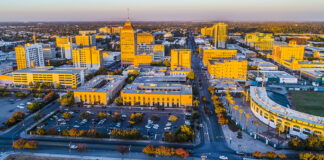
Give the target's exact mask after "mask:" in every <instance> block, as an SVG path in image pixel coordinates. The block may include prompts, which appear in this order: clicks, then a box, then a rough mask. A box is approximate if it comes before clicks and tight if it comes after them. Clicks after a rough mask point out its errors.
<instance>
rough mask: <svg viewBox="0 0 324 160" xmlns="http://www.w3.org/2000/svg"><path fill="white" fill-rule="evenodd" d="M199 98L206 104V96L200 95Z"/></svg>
mask: <svg viewBox="0 0 324 160" xmlns="http://www.w3.org/2000/svg"><path fill="white" fill-rule="evenodd" d="M201 100H202V101H203V102H204V104H206V101H207V98H206V97H205V96H202V97H201Z"/></svg>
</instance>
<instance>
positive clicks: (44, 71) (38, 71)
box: [14, 66, 86, 74]
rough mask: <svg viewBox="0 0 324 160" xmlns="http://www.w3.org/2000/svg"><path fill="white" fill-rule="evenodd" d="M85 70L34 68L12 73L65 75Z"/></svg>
mask: <svg viewBox="0 0 324 160" xmlns="http://www.w3.org/2000/svg"><path fill="white" fill-rule="evenodd" d="M84 70H86V68H74V67H53V66H45V67H35V68H24V69H20V70H17V71H15V72H14V73H66V74H76V73H80V72H81V71H84Z"/></svg>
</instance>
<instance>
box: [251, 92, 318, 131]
mask: <svg viewBox="0 0 324 160" xmlns="http://www.w3.org/2000/svg"><path fill="white" fill-rule="evenodd" d="M250 96H251V98H252V99H253V101H255V102H257V103H258V104H259V105H261V106H262V107H264V108H266V109H268V110H270V111H271V112H274V113H278V114H280V115H281V116H280V117H282V118H284V117H287V118H292V119H296V120H300V121H303V122H308V123H311V124H316V125H320V126H324V117H319V116H314V115H310V114H306V113H302V112H298V111H296V110H292V109H290V108H287V107H285V106H282V105H280V104H278V103H276V102H274V101H273V100H271V99H270V98H269V97H268V94H267V91H266V89H262V87H254V86H251V87H250ZM287 118H284V119H287Z"/></svg>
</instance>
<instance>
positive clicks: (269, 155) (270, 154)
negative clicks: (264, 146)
mask: <svg viewBox="0 0 324 160" xmlns="http://www.w3.org/2000/svg"><path fill="white" fill-rule="evenodd" d="M264 157H265V158H268V159H276V158H277V157H278V155H277V153H275V152H272V151H268V152H266V153H265V154H264Z"/></svg>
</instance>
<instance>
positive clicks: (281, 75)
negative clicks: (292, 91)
mask: <svg viewBox="0 0 324 160" xmlns="http://www.w3.org/2000/svg"><path fill="white" fill-rule="evenodd" d="M251 73H253V75H254V76H255V77H256V78H255V80H256V81H257V82H262V81H264V82H265V83H286V84H296V83H298V78H297V77H294V76H292V75H290V74H288V73H287V72H284V71H259V72H258V71H254V72H251Z"/></svg>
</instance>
